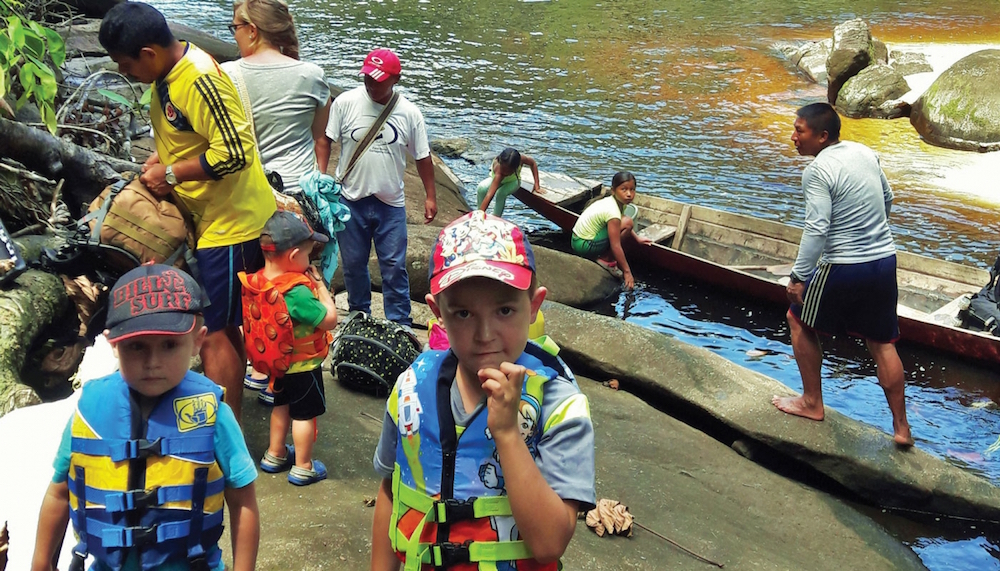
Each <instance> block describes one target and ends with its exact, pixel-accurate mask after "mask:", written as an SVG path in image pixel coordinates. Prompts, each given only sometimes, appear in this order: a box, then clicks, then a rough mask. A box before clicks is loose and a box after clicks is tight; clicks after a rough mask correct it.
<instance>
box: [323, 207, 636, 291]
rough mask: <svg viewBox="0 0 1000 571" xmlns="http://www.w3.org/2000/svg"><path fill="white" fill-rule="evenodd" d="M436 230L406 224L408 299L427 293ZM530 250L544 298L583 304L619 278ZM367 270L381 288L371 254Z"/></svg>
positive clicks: (582, 262)
mask: <svg viewBox="0 0 1000 571" xmlns="http://www.w3.org/2000/svg"><path fill="white" fill-rule="evenodd" d="M440 231H441V229H440V228H438V227H435V226H429V225H424V224H410V225H408V226H407V233H408V239H409V243H408V246H407V249H406V271H407V274H408V276H409V278H410V298H411V299H414V300H417V301H422V300H423V299H424V296H425V295H427V294H428V293H429V283H428V281H429V280H428V278H427V273H428V271H429V267H428V266H429V264H430V258H431V248H433V247H434V241H435V240H437V236H438V233H439V232H440ZM532 250H533V252H534V254H535V266H536V267H537V268H538V282H539V284H541V285H543V286H545V287H546V289H548V290H549V293H548V296H547V298H546V299H549V300H552V301H557V302H559V303H563V304H566V305H569V306H573V307H587V306H589V305H593V304H595V303H597V302H599V301H601V300H603V299H605V298H607V297H608V296H609V295H611V294H613V293H614V292H615V291H617V290H618V287H619V285H620V282H619V280H617V279H615V278H613V277H611V274H609V273H608V272H607V271H605V270H604V269H603V268H601V267H600V266H598V265H597V264H595V263H594V262H592V261H590V260H587V259H584V258H581V257H579V256H574V255H572V254H567V253H564V252H559V251H557V250H552V249H549V248H545V247H542V246H533V247H532ZM368 272H369V273H370V274H371V280H372V287H373V288H375V289H377V290H381V289H382V276H381V274H380V272H379V268H378V260H377V259H376V257H375V256H374V255H372V257H371V258H370V259H369V262H368ZM338 279H342V278H340V277H339V276H337V278H335V280H334V283H335V285H338V286H339V282H338Z"/></svg>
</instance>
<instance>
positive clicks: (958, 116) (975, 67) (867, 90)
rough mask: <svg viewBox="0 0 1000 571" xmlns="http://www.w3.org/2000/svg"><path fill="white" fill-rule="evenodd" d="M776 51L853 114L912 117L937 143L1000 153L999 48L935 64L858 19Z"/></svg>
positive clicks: (967, 49)
mask: <svg viewBox="0 0 1000 571" xmlns="http://www.w3.org/2000/svg"><path fill="white" fill-rule="evenodd" d="M951 47H952V49H955V48H956V46H951ZM773 48H774V49H775V50H776V51H777V52H778V53H779V54H781V55H782V57H784V58H786V59H787V60H788V62H789V63H790V64H791V65H792V66H794V67H795V68H796V69H797V70H798V71H800V72H801V73H802V74H803V75H805V76H806V77H807V78H808V79H809V80H810V81H812V82H814V83H817V84H820V85H825V86H826V87H827V99H828V101H829V103H830V104H832V105H834V106H836V108H837V110H838V111H839V112H840V113H841V114H843V115H844V116H846V117H851V118H855V119H860V118H873V119H900V118H904V117H908V118H909V119H910V123H911V124H912V125H913V128H914V129H915V130H916V131H917V133H919V134H920V136H921V137H922V138H923V139H924V140H925V141H927V142H928V143H930V144H932V145H937V146H940V147H946V148H950V149H958V150H965V151H979V152H989V151H996V150H1000V94H998V93H997V91H996V90H995V89H994V88H993V86H994V85H996V84H997V80H998V79H1000V45H985V46H972V47H965V48H964V49H963V50H962V51H963V53H964V57H961V58H959V59H957V60H952V61H948V62H947V63H945V62H941V61H934V65H932V61H933V60H932V57H931V54H929V53H925V52H924V51H921V50H920V49H919V48H918V47H917V46H908V47H899V48H894V49H890V48H889V46H887V45H886V44H885V43H884V42H882V41H880V40H878V39H877V38H875V37H873V35H872V31H871V29H870V28H869V26H868V24H867V23H865V22H864V21H863V20H861V19H854V20H849V21H847V22H844V23H843V24H841V25H839V26H837V27H836V28H835V29H834V30H833V33H832V37H830V38H828V39H825V40H822V41H813V42H798V43H793V42H782V43H778V44H775V45H774V46H773ZM977 48H979V49H977ZM938 59H939V58H938ZM945 66H946V67H947V69H944V67H945ZM911 82H912V84H911Z"/></svg>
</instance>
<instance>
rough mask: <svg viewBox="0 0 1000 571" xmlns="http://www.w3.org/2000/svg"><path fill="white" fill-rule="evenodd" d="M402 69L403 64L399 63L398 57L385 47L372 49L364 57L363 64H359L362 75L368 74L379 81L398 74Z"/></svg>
mask: <svg viewBox="0 0 1000 571" xmlns="http://www.w3.org/2000/svg"><path fill="white" fill-rule="evenodd" d="M402 71H403V66H402V65H400V63H399V58H398V57H396V54H394V53H392V50H390V49H387V48H379V49H377V50H372V52H371V53H370V54H368V57H366V58H365V64H364V65H363V66H361V74H362V75H367V76H370V77H371V78H372V79H374V80H375V81H378V82H379V83H381V82H383V81H385V80H387V79H389V78H390V77H392V76H393V75H399V74H400V72H402Z"/></svg>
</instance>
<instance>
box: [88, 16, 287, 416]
mask: <svg viewBox="0 0 1000 571" xmlns="http://www.w3.org/2000/svg"><path fill="white" fill-rule="evenodd" d="M98 39H99V40H100V42H101V45H102V46H104V48H105V49H106V50H107V51H108V54H109V55H110V56H111V58H112V59H113V60H114V61H115V62H116V63H117V64H118V68H119V70H120V71H121V72H122V73H123V74H125V75H129V76H132V77H134V78H136V79H138V80H139V81H142V82H144V83H150V84H152V86H153V87H152V89H153V97H152V101H151V103H150V119H151V121H152V126H153V135H154V138H155V140H156V153H154V154H153V155H152V156H151V157H150V158H149V159H148V160H147V161H146V163H145V164H144V165H143V167H142V171H143V173H142V176H141V178H140V180H141V181H142V182H143V184H145V185H146V187H147V188H148V189H149V190H150V192H152V193H153V194H155V195H157V196H159V197H166V196H168V195H170V194H171V192H174V193H176V196H177V197H178V198H179V200H180V202H181V203H182V204H181V205H182V206H183V207H185V208H186V210H188V211H189V212H190V213H191V217H192V219H193V221H194V224H195V237H196V239H197V248H196V251H195V257H196V259H197V260H198V268H199V272H200V276H199V281H200V282H201V285H202V287H203V288H204V290H205V292H206V295H207V296H208V299H209V301H210V305H209V306H208V307H206V308H205V325H206V326H207V327H208V336H207V337H206V339H205V343H204V345H203V346H202V349H201V359H202V363H203V364H204V367H205V375H206V376H207V377H209V378H210V379H212V380H213V381H215V382H216V383H218V384H219V385H221V386H223V387H224V388H226V389H227V390H226V397H225V400H226V403H227V404H229V406H230V407H232V409H233V412H234V413H235V414H236V418H237V419H239V418H240V412H241V407H240V398H241V394H242V390H241V388H242V382H243V375H244V373H245V372H246V355H245V352H244V349H243V341H242V337H241V335H240V331H239V326H240V324H241V323H242V308H241V305H240V281H239V279H238V278H237V274H238V273H239V272H241V271H246V272H251V273H252V272H254V271H256V270H258V269H259V268H260V267H261V265H262V263H263V260H262V256H261V252H260V245H259V242H258V238H259V237H260V231H261V229H262V228H263V227H264V223H265V222H266V221H267V219H268V218H270V216H271V214H272V213H274V211H275V203H274V197H273V195H272V193H271V189H270V186H269V184H268V182H267V177H266V175H265V174H264V169H263V167H262V166H261V164H260V161H259V160H258V159H257V153H256V150H255V142H254V140H253V135H252V134H251V129H250V124H249V123H248V121H247V118H246V116H245V114H244V112H243V106H242V104H241V102H240V99H239V95H238V93H237V91H236V88H235V87H234V86H233V83H232V81H231V80H230V79H229V77H228V76H227V75H226V74H225V73H223V71H222V69H221V68H220V67H219V65H218V63H216V61H215V60H214V59H213V58H212V56H210V55H208V54H207V53H205V52H204V51H202V50H201V49H199V48H198V47H197V46H195V45H193V44H191V43H188V42H183V41H179V40H177V39H176V38H174V36H173V34H172V33H171V32H170V28H168V27H167V22H166V19H165V18H164V17H163V14H161V13H160V12H159V11H157V10H156V9H155V8H153V7H152V6H150V5H148V4H144V3H139V2H126V3H122V4H118V5H117V6H115V7H114V8H112V9H111V10H110V11H109V12H108V14H107V15H106V16H105V17H104V20H103V21H102V22H101V30H100V34H99V36H98Z"/></svg>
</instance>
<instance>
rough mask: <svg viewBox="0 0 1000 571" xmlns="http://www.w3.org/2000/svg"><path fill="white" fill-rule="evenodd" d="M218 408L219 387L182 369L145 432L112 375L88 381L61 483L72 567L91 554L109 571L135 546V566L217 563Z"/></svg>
mask: <svg viewBox="0 0 1000 571" xmlns="http://www.w3.org/2000/svg"><path fill="white" fill-rule="evenodd" d="M220 402H222V389H221V388H220V387H219V386H218V385H216V384H215V383H213V382H212V381H210V380H208V379H207V378H205V377H203V376H201V375H199V374H197V373H193V372H191V371H188V373H187V375H186V376H185V377H184V380H182V381H181V383H180V384H179V385H177V386H176V387H174V388H173V389H171V390H169V391H167V392H166V393H164V394H163V396H161V397H160V400H159V402H157V404H156V405H155V407H154V408H153V410H152V412H151V413H150V415H149V419H148V420H147V421H146V423H145V426H143V422H142V414H141V412H140V410H139V404H138V402H136V401H135V397H134V396H133V394H132V393H131V392H130V390H129V388H128V385H126V384H125V381H124V380H122V378H121V375H120V373H115V374H113V375H109V376H107V377H104V378H102V379H97V380H94V381H90V382H89V383H87V386H86V388H85V389H84V390H83V393H82V394H81V396H80V402H79V404H78V405H77V409H76V413H75V414H74V416H73V421H72V427H71V433H72V441H71V446H70V465H69V482H68V484H69V504H70V517H71V519H72V521H73V526H74V528H75V529H76V533H77V536H78V537H79V543H78V544H77V546H76V548H75V549H74V551H75V552H76V558H75V559H76V563H77V564H78V565H79V564H81V563H82V560H83V559H85V558H86V556H87V554H88V553H89V554H92V555H93V556H94V557H95V558H96V559H97V560H99V561H101V562H103V563H104V564H106V565H108V566H109V567H111V568H112V569H115V570H116V571H117V570H119V569H121V568H122V566H123V565H124V564H125V561H126V560H127V559H128V556H129V553H130V551H131V550H136V549H137V550H139V562H140V564H141V568H142V569H143V570H147V569H154V568H156V567H158V566H160V565H162V564H163V563H164V562H166V561H168V560H171V559H173V560H176V559H177V558H178V557H181V558H186V559H187V560H188V562H189V563H190V565H191V568H192V569H195V570H197V569H209V568H211V567H214V566H216V565H218V563H219V561H220V560H221V558H222V552H221V551H219V550H218V549H213V548H214V547H215V546H216V545H217V543H218V541H219V537H220V536H221V535H222V507H223V502H224V500H223V491H224V488H225V480H224V478H223V474H222V469H221V468H220V467H219V465H218V463H216V460H215V420H216V414H217V412H218V410H219V406H220V404H219V403H220ZM209 552H210V554H209V555H206V554H207V553H209ZM79 567H80V568H82V565H79Z"/></svg>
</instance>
